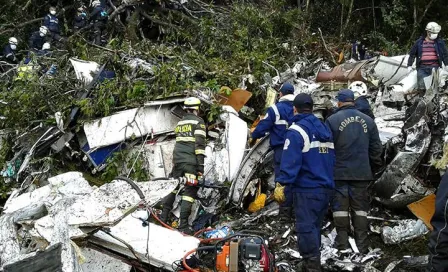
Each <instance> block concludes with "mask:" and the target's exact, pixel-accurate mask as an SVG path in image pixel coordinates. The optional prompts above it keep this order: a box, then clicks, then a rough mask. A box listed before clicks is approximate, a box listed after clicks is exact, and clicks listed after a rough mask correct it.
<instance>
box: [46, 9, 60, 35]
mask: <svg viewBox="0 0 448 272" xmlns="http://www.w3.org/2000/svg"><path fill="white" fill-rule="evenodd" d="M49 11H50V12H49V14H47V16H45V18H44V26H46V27H47V28H48V30H49V31H50V33H49V34H50V36H51V38H52V39H53V40H56V41H58V42H60V41H62V37H61V29H60V27H59V19H58V17H56V8H55V7H50V10H49Z"/></svg>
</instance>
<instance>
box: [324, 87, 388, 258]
mask: <svg viewBox="0 0 448 272" xmlns="http://www.w3.org/2000/svg"><path fill="white" fill-rule="evenodd" d="M354 99H355V98H354V94H353V91H351V90H348V89H342V90H340V91H339V92H338V95H337V100H338V101H339V102H338V108H339V109H338V111H337V112H336V113H335V114H333V115H332V116H330V117H329V118H328V119H327V121H326V123H327V125H328V126H329V128H330V129H331V131H332V132H333V139H334V148H335V153H336V164H335V168H334V180H335V183H336V190H335V197H334V199H333V203H332V207H333V218H334V224H335V226H336V230H337V236H336V240H335V242H336V247H337V249H339V250H340V251H341V252H344V251H346V250H348V249H349V248H350V245H349V243H348V234H349V231H350V216H349V212H350V211H351V213H352V222H353V226H354V229H355V241H356V245H357V246H358V249H359V251H360V252H361V253H367V252H368V247H367V231H368V221H367V213H368V211H369V205H370V203H369V194H368V192H367V187H368V186H369V183H370V182H371V181H372V180H373V173H372V172H373V171H372V167H373V170H375V169H377V168H379V167H381V164H382V160H381V152H382V146H381V141H380V137H379V133H378V128H377V127H376V124H375V122H374V121H373V119H372V118H370V117H369V116H367V115H365V114H364V113H362V112H360V111H358V110H356V108H355V104H354Z"/></svg>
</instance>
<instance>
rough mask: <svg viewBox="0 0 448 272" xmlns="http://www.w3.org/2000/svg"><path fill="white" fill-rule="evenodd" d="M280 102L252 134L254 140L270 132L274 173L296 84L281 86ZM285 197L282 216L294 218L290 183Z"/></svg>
mask: <svg viewBox="0 0 448 272" xmlns="http://www.w3.org/2000/svg"><path fill="white" fill-rule="evenodd" d="M279 96H280V98H279V102H278V103H277V104H275V105H273V106H271V107H270V108H269V109H268V110H267V112H266V115H265V117H264V119H263V120H261V121H260V123H259V124H258V125H257V128H256V129H255V130H254V132H253V133H252V135H251V138H252V140H256V139H259V138H262V137H264V136H265V135H266V134H267V133H268V132H269V143H270V145H271V148H272V149H273V150H274V174H275V177H278V176H279V174H280V161H281V159H282V152H283V145H284V144H285V135H286V130H287V129H288V127H289V126H290V125H291V120H292V118H293V116H294V113H293V105H292V104H293V100H294V86H293V85H292V84H290V83H285V84H283V85H282V86H281V87H280V94H279ZM284 194H285V199H284V201H283V202H282V203H281V204H280V216H282V217H285V218H288V219H290V218H292V193H291V190H290V188H289V185H288V186H286V188H285V189H284Z"/></svg>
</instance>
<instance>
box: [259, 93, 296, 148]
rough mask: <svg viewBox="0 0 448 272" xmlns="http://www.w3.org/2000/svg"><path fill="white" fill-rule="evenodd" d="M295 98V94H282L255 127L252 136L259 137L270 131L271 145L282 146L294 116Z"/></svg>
mask: <svg viewBox="0 0 448 272" xmlns="http://www.w3.org/2000/svg"><path fill="white" fill-rule="evenodd" d="M293 100H294V95H292V94H288V95H285V96H282V97H281V98H280V100H279V102H278V103H277V104H275V105H272V106H271V107H270V108H269V109H268V110H267V112H266V115H265V116H264V119H263V120H261V121H260V123H259V124H258V125H257V127H256V128H255V130H254V132H253V133H252V138H253V139H259V138H262V137H264V136H265V135H266V134H267V133H269V140H270V144H271V146H272V147H276V146H282V145H283V144H284V143H285V135H286V130H287V129H288V127H289V126H290V125H291V123H292V121H291V120H292V118H293V117H294V110H293V105H292V101H293Z"/></svg>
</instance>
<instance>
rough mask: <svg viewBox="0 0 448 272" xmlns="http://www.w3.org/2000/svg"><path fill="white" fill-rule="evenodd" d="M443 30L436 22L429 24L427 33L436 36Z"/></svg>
mask: <svg viewBox="0 0 448 272" xmlns="http://www.w3.org/2000/svg"><path fill="white" fill-rule="evenodd" d="M441 29H442V27H441V26H440V25H439V24H438V23H435V22H430V23H428V24H427V25H426V28H425V30H426V31H429V32H431V33H436V34H438V33H439V32H440V30H441Z"/></svg>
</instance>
